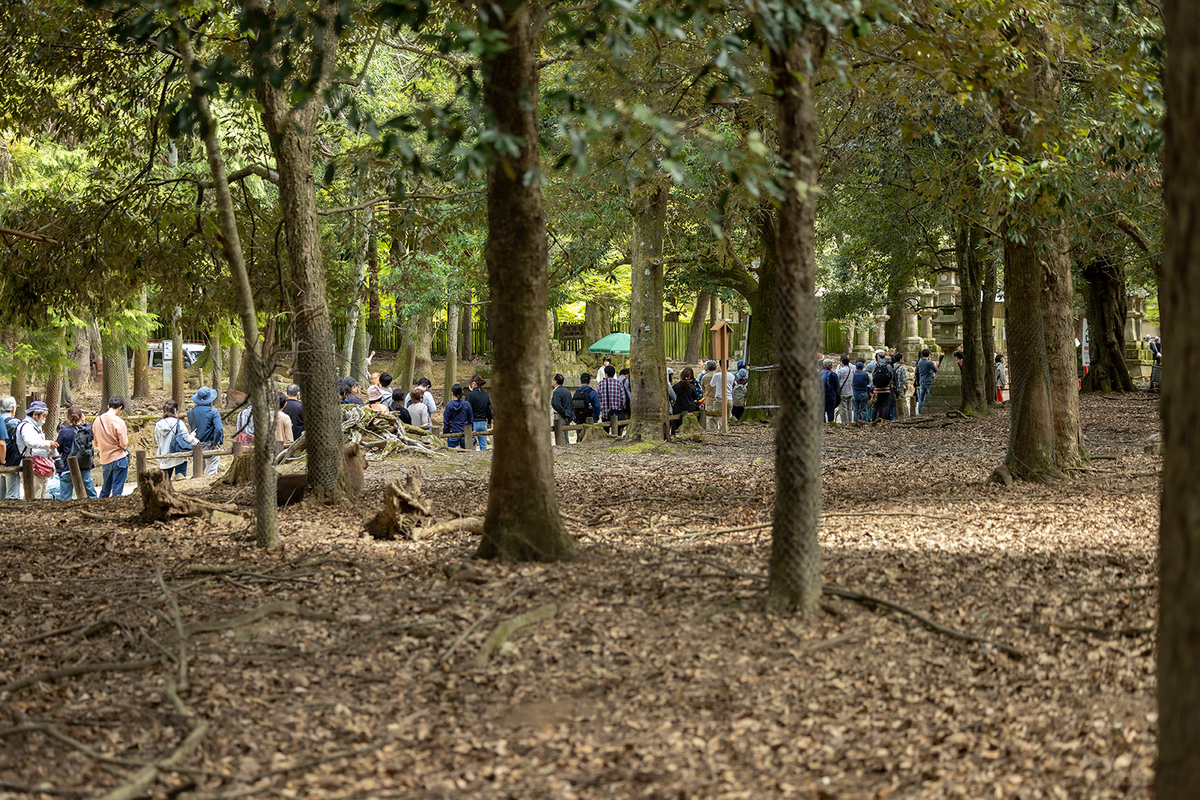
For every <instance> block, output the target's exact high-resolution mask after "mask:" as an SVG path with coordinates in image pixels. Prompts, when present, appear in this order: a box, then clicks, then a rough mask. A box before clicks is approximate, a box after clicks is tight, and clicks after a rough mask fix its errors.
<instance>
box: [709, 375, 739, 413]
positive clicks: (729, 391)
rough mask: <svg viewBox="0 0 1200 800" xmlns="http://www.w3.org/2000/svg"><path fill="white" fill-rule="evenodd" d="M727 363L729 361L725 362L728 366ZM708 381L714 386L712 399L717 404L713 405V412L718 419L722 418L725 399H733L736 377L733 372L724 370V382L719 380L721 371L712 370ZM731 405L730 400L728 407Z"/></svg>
mask: <svg viewBox="0 0 1200 800" xmlns="http://www.w3.org/2000/svg"><path fill="white" fill-rule="evenodd" d="M728 363H729V362H726V366H728ZM708 382H709V383H711V384H713V386H714V387H715V389H714V390H713V400H715V401H716V403H717V404H716V406H714V407H713V413H714V414H716V416H717V419H718V420H721V419H724V416H725V403H726V401H727V399H728V400H729V401H732V399H733V387H734V386H735V385H736V384H737V378H736V377H735V376H734V374H733V372H731V371H730V370H725V382H724V384H722V382H721V373H720V372H719V371H718V372H714V373H713V376H712V377H711V378H709V379H708ZM732 406H733V403H732V402H730V407H731V408H732Z"/></svg>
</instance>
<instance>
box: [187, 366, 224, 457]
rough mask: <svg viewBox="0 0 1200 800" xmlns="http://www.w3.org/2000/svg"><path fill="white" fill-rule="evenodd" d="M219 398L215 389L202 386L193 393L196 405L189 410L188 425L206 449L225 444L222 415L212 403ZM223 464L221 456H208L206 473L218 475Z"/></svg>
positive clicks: (213, 448)
mask: <svg viewBox="0 0 1200 800" xmlns="http://www.w3.org/2000/svg"><path fill="white" fill-rule="evenodd" d="M216 399H217V392H216V390H215V389H213V388H211V387H208V386H201V387H200V389H199V390H198V391H197V392H196V393H195V394H194V395H192V402H193V403H195V405H194V406H193V407H192V410H191V411H189V412H188V426H189V427H191V429H192V434H193V435H194V436H195V437H196V438H197V439H199V440H200V444H202V445H204V449H205V450H215V449H217V448H219V447H220V446H221V445H223V444H225V426H224V425H223V424H222V423H221V415H220V413H218V411H217V410H216V409H215V408H213V406H212V404H213V402H214V401H215V400H216ZM220 466H221V457H220V456H208V457H206V458H205V459H204V474H205V475H216V474H217V470H218V469H219V468H220Z"/></svg>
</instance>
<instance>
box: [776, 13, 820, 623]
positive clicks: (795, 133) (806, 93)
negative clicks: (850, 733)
mask: <svg viewBox="0 0 1200 800" xmlns="http://www.w3.org/2000/svg"><path fill="white" fill-rule="evenodd" d="M806 33H807V35H805V36H803V37H799V38H794V39H792V40H791V42H790V43H789V45H788V46H787V49H786V50H783V49H781V48H780V46H778V45H777V46H775V47H772V49H771V51H770V61H771V66H770V68H771V77H772V78H773V80H774V83H775V104H776V114H777V116H778V132H779V133H778V136H779V156H780V158H781V159H782V161H783V163H784V164H786V165H787V169H788V171H789V173H790V178H789V179H788V180H786V181H785V184H784V200H783V204H782V206H781V207H780V209H779V229H778V230H779V238H778V241H777V243H776V251H777V254H778V263H777V265H776V274H775V282H776V286H775V310H776V314H777V317H776V319H775V321H774V324H773V326H772V327H773V328H774V330H775V346H776V353H777V356H778V359H779V377H778V384H779V390H780V398H779V400H780V406H781V409H780V414H779V429H778V431H777V432H776V434H775V512H774V523H773V527H772V532H771V562H770V569H769V573H768V582H767V610H768V611H795V612H796V613H797V614H799V615H800V616H802V617H807V616H809V615H811V614H812V613H813V612H815V611H816V610H817V603H818V601H819V600H820V599H821V544H820V541H819V540H818V538H817V529H818V527H819V525H820V521H821V437H822V430H823V427H824V426H823V425H822V424H821V415H822V412H823V411H824V405H825V401H824V392H823V391H822V390H821V388H820V387H819V386H818V385H817V382H816V380H814V379H813V375H812V371H813V369H812V359H813V354H814V353H816V352H817V350H818V347H819V345H820V336H819V330H818V323H817V316H818V309H817V299H816V288H817V287H816V257H815V253H814V238H815V221H816V205H817V190H816V187H817V181H818V178H819V174H820V173H819V169H818V160H819V158H820V140H819V138H818V131H817V104H816V100H815V99H814V97H813V87H812V76H813V72H814V70H815V69H816V67H817V65H818V64H819V63H820V61H821V58H822V56H823V54H824V51H825V44H826V42H827V41H828V35H827V34H826V33H825V32H824V31H823V30H819V29H815V28H810V29H809V30H808V31H807V32H806ZM801 187H803V188H801ZM801 192H803V194H801Z"/></svg>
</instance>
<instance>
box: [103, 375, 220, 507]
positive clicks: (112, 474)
mask: <svg viewBox="0 0 1200 800" xmlns="http://www.w3.org/2000/svg"><path fill="white" fill-rule="evenodd" d="M209 391H212V390H211V389H210V390H209ZM213 396H214V397H215V396H216V392H213ZM123 413H125V398H124V397H120V396H119V395H114V396H113V397H110V398H108V411H105V412H104V413H103V414H101V415H100V416H99V417H97V418H96V421H95V422H94V423H92V433H93V434H94V435H95V440H94V443H95V447H96V452H97V459H96V460H97V461H99V462H100V470H101V473H102V474H103V475H104V483H103V484H102V485H101V487H100V496H101V497H120V496H121V495H122V494H124V492H125V476H126V475H128V474H129V429H128V428H126V427H125V420H123V419H121V414H123ZM114 492H115V494H114Z"/></svg>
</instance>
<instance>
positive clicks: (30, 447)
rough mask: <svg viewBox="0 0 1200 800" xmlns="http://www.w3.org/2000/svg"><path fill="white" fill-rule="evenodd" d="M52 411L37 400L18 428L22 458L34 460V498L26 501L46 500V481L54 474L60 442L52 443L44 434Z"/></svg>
mask: <svg viewBox="0 0 1200 800" xmlns="http://www.w3.org/2000/svg"><path fill="white" fill-rule="evenodd" d="M49 413H50V410H49V409H48V408H46V404H45V403H43V402H41V401H40V400H35V401H33V403H31V404H30V406H29V408H27V409H26V410H25V419H23V420H21V424H19V425H18V426H17V446H18V447H19V448H20V450H21V458H22V459H25V458H30V459H33V497H26V498H25V499H26V500H45V499H46V479H47V478H49V477H50V476H51V475H53V474H54V453H55V451H56V450H58V442H52V441H50V440H49V439H47V438H46V435H45V434H44V433H43V432H42V425H43V424H45V422H46V417H47V416H48V415H49Z"/></svg>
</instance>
